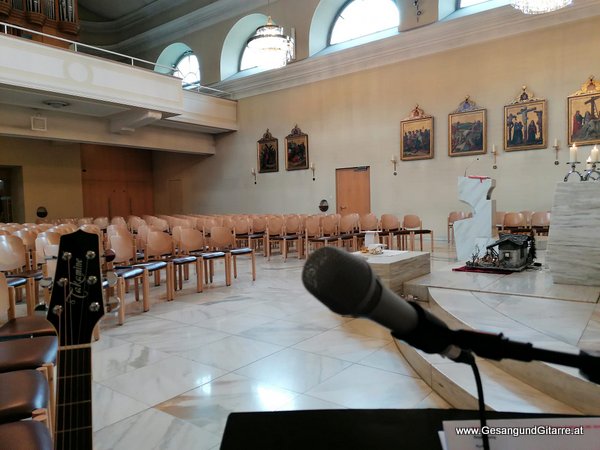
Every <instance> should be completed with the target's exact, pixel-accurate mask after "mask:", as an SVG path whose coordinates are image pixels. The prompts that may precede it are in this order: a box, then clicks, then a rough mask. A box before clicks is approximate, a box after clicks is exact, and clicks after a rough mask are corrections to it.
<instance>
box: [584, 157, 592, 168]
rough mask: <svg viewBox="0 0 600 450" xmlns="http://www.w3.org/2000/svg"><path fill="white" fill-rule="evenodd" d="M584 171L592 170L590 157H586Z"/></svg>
mask: <svg viewBox="0 0 600 450" xmlns="http://www.w3.org/2000/svg"><path fill="white" fill-rule="evenodd" d="M585 170H592V156H591V155H590V156H588V158H587V159H586V160H585Z"/></svg>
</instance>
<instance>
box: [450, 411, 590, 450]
mask: <svg viewBox="0 0 600 450" xmlns="http://www.w3.org/2000/svg"><path fill="white" fill-rule="evenodd" d="M443 425H444V435H445V437H446V444H447V450H479V449H481V448H483V444H482V441H481V436H480V435H478V436H475V435H474V434H478V433H479V421H478V420H461V421H448V422H444V423H443ZM484 431H486V433H487V435H488V437H489V441H490V447H491V448H492V449H493V450H565V449H569V450H590V449H597V448H600V418H588V417H568V418H567V417H565V418H541V419H499V420H488V422H487V428H486V430H484Z"/></svg>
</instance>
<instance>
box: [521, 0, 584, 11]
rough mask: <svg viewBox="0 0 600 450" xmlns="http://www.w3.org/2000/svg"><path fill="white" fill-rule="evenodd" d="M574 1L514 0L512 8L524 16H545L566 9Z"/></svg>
mask: <svg viewBox="0 0 600 450" xmlns="http://www.w3.org/2000/svg"><path fill="white" fill-rule="evenodd" d="M571 3H573V0H513V1H512V3H511V4H512V6H513V7H514V8H516V9H518V10H519V11H521V12H523V13H524V14H544V13H548V12H552V11H556V10H557V9H561V8H564V7H565V6H569V5H570V4H571Z"/></svg>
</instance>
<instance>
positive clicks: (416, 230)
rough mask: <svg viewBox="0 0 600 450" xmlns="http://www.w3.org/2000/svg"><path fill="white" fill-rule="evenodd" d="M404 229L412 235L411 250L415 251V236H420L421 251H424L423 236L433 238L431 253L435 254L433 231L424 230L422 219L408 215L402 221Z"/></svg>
mask: <svg viewBox="0 0 600 450" xmlns="http://www.w3.org/2000/svg"><path fill="white" fill-rule="evenodd" d="M402 227H403V228H404V229H405V230H406V231H408V232H409V233H410V240H411V244H410V249H411V250H413V251H414V249H415V235H419V250H420V251H423V235H424V234H428V235H429V237H430V238H431V253H433V230H427V229H423V223H422V221H421V218H420V217H419V216H417V215H415V214H407V215H405V216H404V218H403V219H402Z"/></svg>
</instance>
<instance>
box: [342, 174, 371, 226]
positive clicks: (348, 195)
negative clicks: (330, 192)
mask: <svg viewBox="0 0 600 450" xmlns="http://www.w3.org/2000/svg"><path fill="white" fill-rule="evenodd" d="M335 191H336V204H337V208H336V211H337V213H338V214H341V215H343V216H345V215H346V214H350V213H358V214H367V213H370V212H371V176H370V170H369V167H367V166H362V167H349V168H346V169H336V171H335Z"/></svg>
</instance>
